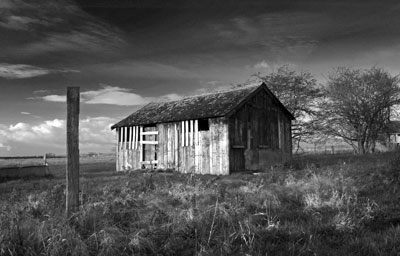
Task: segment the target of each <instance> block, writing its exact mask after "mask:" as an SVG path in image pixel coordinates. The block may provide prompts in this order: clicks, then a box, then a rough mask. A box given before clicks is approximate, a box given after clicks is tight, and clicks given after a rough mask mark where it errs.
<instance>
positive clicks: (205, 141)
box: [117, 118, 229, 175]
mask: <svg viewBox="0 0 400 256" xmlns="http://www.w3.org/2000/svg"><path fill="white" fill-rule="evenodd" d="M208 123H209V130H204V131H199V130H198V129H199V126H198V120H187V121H183V122H172V123H161V124H157V127H156V128H155V129H152V130H155V131H158V135H154V136H156V137H155V138H151V139H155V140H157V141H158V144H157V145H156V146H155V147H154V148H155V150H156V153H157V159H154V160H157V167H158V168H160V169H175V170H177V171H179V172H182V173H198V174H216V175H227V174H229V139H228V124H227V121H226V120H225V118H211V119H208ZM121 129H122V130H121ZM128 129H129V128H128ZM121 131H122V133H121ZM144 131H146V127H145V128H144ZM118 133H119V134H120V135H119V136H118ZM125 133H126V130H125V129H124V128H120V132H118V129H117V141H118V143H117V171H124V170H130V169H139V168H141V166H142V165H141V164H140V162H141V161H140V151H141V150H143V149H142V146H143V145H142V146H140V145H139V147H138V148H137V149H134V148H131V147H129V140H128V142H126V139H125V137H124V136H125V135H124V134H125ZM121 134H122V136H121ZM129 135H130V134H129V133H128V137H130V136H129ZM145 137H146V136H145ZM127 144H128V146H127ZM147 146H148V145H144V147H145V150H144V157H145V158H146V157H147V156H148V155H154V152H151V153H148V151H146V147H147ZM142 152H143V151H142Z"/></svg>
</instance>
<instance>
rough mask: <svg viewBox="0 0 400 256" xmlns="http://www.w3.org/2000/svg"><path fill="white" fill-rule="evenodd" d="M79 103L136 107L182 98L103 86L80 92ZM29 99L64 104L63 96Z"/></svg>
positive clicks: (174, 95)
mask: <svg viewBox="0 0 400 256" xmlns="http://www.w3.org/2000/svg"><path fill="white" fill-rule="evenodd" d="M80 95H81V102H82V103H85V104H109V105H119V106H138V105H144V104H147V103H149V102H154V101H171V100H178V99H180V98H181V97H182V96H180V95H178V94H174V93H172V94H166V95H163V96H160V97H143V96H141V95H139V94H136V93H133V92H131V90H130V89H126V88H120V87H116V86H109V85H104V86H103V88H101V89H99V90H92V91H85V92H81V94H80ZM31 99H42V100H44V101H51V102H66V96H65V95H46V96H43V97H35V98H31Z"/></svg>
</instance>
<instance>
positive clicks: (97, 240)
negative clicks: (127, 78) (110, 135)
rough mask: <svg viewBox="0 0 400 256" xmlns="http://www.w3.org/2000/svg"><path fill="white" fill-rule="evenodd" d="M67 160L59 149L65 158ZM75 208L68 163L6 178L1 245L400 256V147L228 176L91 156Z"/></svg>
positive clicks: (45, 250) (82, 250) (51, 249)
mask: <svg viewBox="0 0 400 256" xmlns="http://www.w3.org/2000/svg"><path fill="white" fill-rule="evenodd" d="M58 161H61V160H58ZM81 163H82V164H81V179H80V184H81V191H82V193H81V195H80V201H81V207H80V211H79V212H78V213H76V214H75V215H74V216H72V217H71V218H70V219H66V218H65V216H64V202H65V195H64V189H65V181H64V179H65V176H64V175H65V174H64V173H65V162H62V161H61V162H58V163H56V162H54V163H50V166H51V167H52V168H53V169H52V171H53V174H54V176H53V177H52V178H50V179H34V180H13V181H9V182H4V183H0V200H1V202H2V204H1V206H0V254H1V255H399V252H400V242H399V241H400V225H399V224H400V157H399V156H397V155H395V154H393V153H385V154H377V155H369V156H354V155H333V156H332V155H326V156H307V157H302V158H296V159H294V161H293V162H292V163H291V164H289V165H288V166H287V167H277V168H274V169H271V170H265V171H264V172H260V173H256V174H250V173H240V174H233V175H230V176H224V177H218V176H208V175H204V176H198V175H190V174H186V175H184V174H178V173H173V172H161V171H158V172H147V171H136V172H131V173H116V172H114V170H115V164H114V160H113V159H112V158H110V159H105V158H100V159H85V160H84V159H82V161H81Z"/></svg>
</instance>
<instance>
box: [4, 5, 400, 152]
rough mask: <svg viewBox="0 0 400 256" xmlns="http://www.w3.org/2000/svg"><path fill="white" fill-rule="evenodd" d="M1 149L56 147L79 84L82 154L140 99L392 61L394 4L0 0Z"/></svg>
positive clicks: (397, 35)
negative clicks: (283, 68) (286, 71)
mask: <svg viewBox="0 0 400 256" xmlns="http://www.w3.org/2000/svg"><path fill="white" fill-rule="evenodd" d="M0 34H1V36H0V89H1V91H0V156H4V155H31V154H43V153H45V152H55V153H60V154H62V153H65V117H66V106H65V94H66V87H67V86H80V88H81V98H82V103H81V123H80V125H81V138H80V139H81V151H82V152H87V151H96V152H111V151H112V149H113V148H114V144H113V143H114V141H113V139H114V134H113V133H112V132H111V131H110V130H109V126H110V125H111V124H113V123H115V122H117V121H119V120H120V119H122V118H124V117H125V116H127V115H129V114H130V113H132V112H133V111H134V110H136V109H137V108H138V107H139V106H140V105H143V104H145V103H147V102H149V101H154V100H159V99H176V98H179V97H181V96H184V95H191V94H195V93H199V92H204V91H208V90H213V89H216V88H221V87H224V86H230V85H232V84H237V83H243V82H245V81H247V80H248V79H250V78H251V75H252V74H255V73H258V72H260V73H261V74H266V73H268V72H271V71H272V70H274V69H276V67H278V66H280V65H283V64H289V65H291V66H292V67H293V68H295V69H299V70H306V71H309V72H311V73H312V74H313V75H314V76H315V77H316V78H317V79H318V80H319V81H320V82H323V81H324V79H325V78H326V77H327V75H328V73H329V72H330V71H331V70H332V68H334V67H337V66H351V67H357V68H363V67H366V68H369V67H372V66H374V65H377V66H380V67H383V68H385V69H386V70H388V71H389V72H391V73H392V74H398V72H399V70H400V61H399V60H400V40H399V39H400V4H399V3H398V1H390V0H386V1H372V0H362V1H361V0H325V1H321V0H269V1H265V0H247V1H239V0H224V1H222V0H221V1H220V0H202V1H199V0H169V1H162V0H119V1H116V0H75V1H74V0H52V1H43V0H1V1H0Z"/></svg>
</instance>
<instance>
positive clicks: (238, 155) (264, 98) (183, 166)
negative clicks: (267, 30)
mask: <svg viewBox="0 0 400 256" xmlns="http://www.w3.org/2000/svg"><path fill="white" fill-rule="evenodd" d="M293 119H294V117H293V115H292V114H291V113H290V112H289V111H288V110H287V109H286V108H285V107H284V106H283V105H282V103H281V102H280V101H279V100H278V99H277V98H276V97H275V95H274V94H273V93H272V92H271V91H270V90H269V89H268V88H267V86H266V85H265V84H264V83H262V84H261V85H257V86H249V87H240V88H236V89H232V90H230V91H225V92H218V93H213V94H206V95H200V96H193V97H188V98H184V99H181V100H177V101H171V102H159V103H150V104H148V105H146V106H144V107H143V108H141V109H139V110H137V111H136V112H134V113H133V114H131V115H129V116H128V117H126V118H125V119H123V120H121V121H120V122H118V123H117V124H115V125H113V126H112V127H111V129H115V130H116V134H117V163H116V169H117V171H124V170H130V169H139V168H144V167H146V168H147V167H155V166H156V167H157V168H161V169H167V168H168V169H175V170H176V171H179V172H183V173H198V174H217V175H227V174H230V173H233V172H237V171H244V170H260V169H264V168H269V167H271V166H272V165H276V164H280V163H284V162H285V161H287V160H289V159H290V158H291V154H292V141H291V121H292V120H293Z"/></svg>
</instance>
